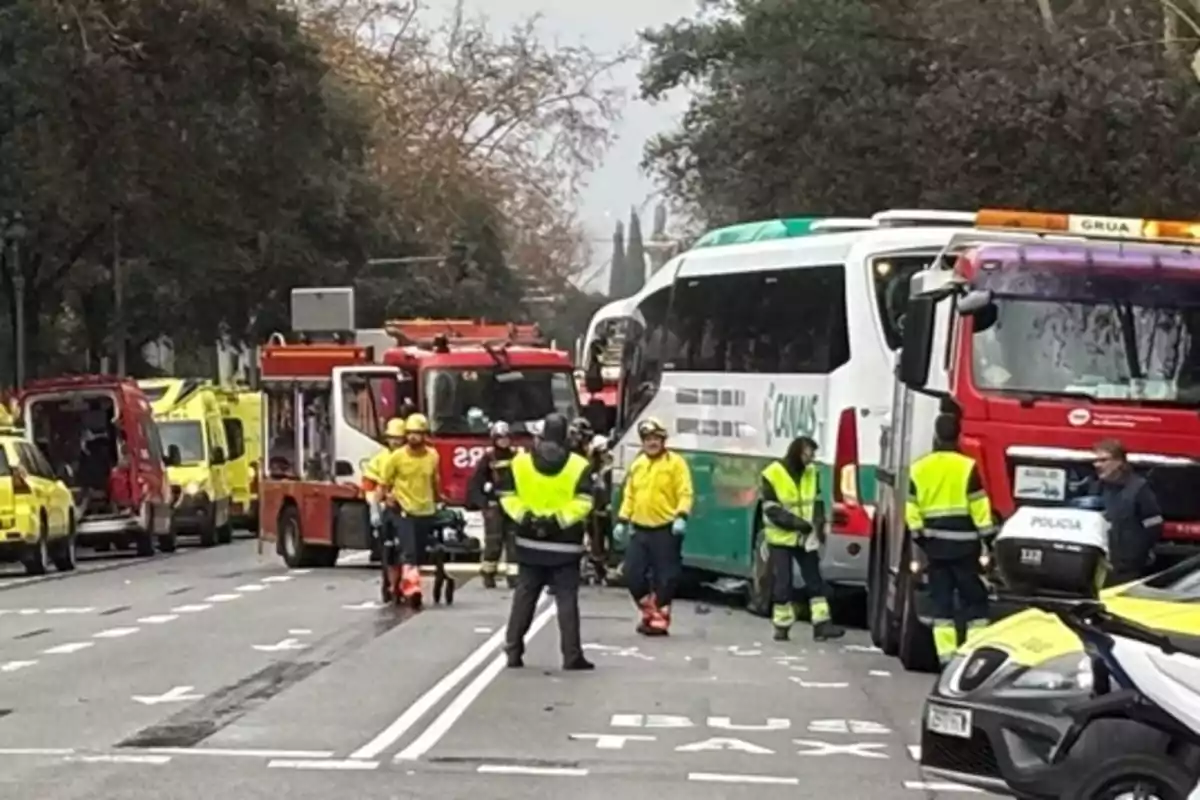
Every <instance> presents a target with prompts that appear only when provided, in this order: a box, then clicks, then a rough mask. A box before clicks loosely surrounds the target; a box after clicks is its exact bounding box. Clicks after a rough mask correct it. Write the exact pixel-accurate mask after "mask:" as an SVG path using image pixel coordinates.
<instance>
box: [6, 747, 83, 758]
mask: <svg viewBox="0 0 1200 800" xmlns="http://www.w3.org/2000/svg"><path fill="white" fill-rule="evenodd" d="M74 752H75V751H74V750H72V749H71V748H69V747H0V756H69V755H71V754H72V753H74Z"/></svg>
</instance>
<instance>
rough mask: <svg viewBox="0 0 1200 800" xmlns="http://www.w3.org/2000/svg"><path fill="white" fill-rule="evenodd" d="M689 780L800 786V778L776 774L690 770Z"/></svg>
mask: <svg viewBox="0 0 1200 800" xmlns="http://www.w3.org/2000/svg"><path fill="white" fill-rule="evenodd" d="M688 780H689V781H698V782H701V783H758V784H763V783H772V784H779V785H782V786H799V785H800V779H799V778H781V777H778V776H775V775H735V774H731V773H725V772H689V773H688Z"/></svg>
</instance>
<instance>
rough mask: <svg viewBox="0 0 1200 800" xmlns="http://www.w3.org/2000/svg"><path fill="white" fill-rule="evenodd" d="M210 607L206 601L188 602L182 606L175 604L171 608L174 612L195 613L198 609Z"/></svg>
mask: <svg viewBox="0 0 1200 800" xmlns="http://www.w3.org/2000/svg"><path fill="white" fill-rule="evenodd" d="M210 608H212V606H211V605H209V604H208V603H189V604H187V605H184V606H175V607H174V608H172V609H171V611H172V612H174V613H176V614H195V613H197V612H199V611H207V610H208V609H210Z"/></svg>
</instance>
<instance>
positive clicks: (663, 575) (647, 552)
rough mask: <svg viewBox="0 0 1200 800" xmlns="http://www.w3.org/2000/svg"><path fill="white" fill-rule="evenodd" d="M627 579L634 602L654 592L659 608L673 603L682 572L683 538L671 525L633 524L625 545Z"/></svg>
mask: <svg viewBox="0 0 1200 800" xmlns="http://www.w3.org/2000/svg"><path fill="white" fill-rule="evenodd" d="M624 571H625V581H626V582H627V583H628V584H629V593H630V594H632V595H633V600H634V602H635V603H636V602H639V601H641V599H642V598H643V597H645V596H646V595H648V594H650V592H654V595H655V598H656V599H657V600H658V605H659V607H662V606H669V605H671V601H672V600H674V599H675V590H676V588H678V586H679V578H680V576H681V575H682V574H683V541H682V539H681V537H679V536H676V535H675V534H673V533H671V526H670V525H664V526H662V527H661V528H640V527H638V526H636V525H635V526H634V527H633V536H632V537H630V540H629V546H628V547H627V548H625V570H624Z"/></svg>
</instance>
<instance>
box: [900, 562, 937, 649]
mask: <svg viewBox="0 0 1200 800" xmlns="http://www.w3.org/2000/svg"><path fill="white" fill-rule="evenodd" d="M905 555H908V554H907V553H906V554H905ZM909 560H910V559H909V558H905V559H902V560H901V562H900V563H901V564H902V565H907V564H908V563H909ZM915 583H916V581H915V580H914V576H913V574H912V572H911V571H910V570H907V569H903V570H901V572H900V577H899V584H900V585H899V586H898V587H897V588H898V589H899V593H900V603H901V604H902V607H901V610H900V646H899V653H898V654H897V655H899V657H900V663H901V664H903V665H904V668H905V669H906V670H908V671H909V672H937V671H938V660H937V653H936V652H935V651H934V649H933V634H932V633H931V632H930V630H929V628H928V627H927V626H926V625H923V624H922V623H921V619H920V617H918V616H917V608H916V605H917V604H916V597H915V594H916V586H915Z"/></svg>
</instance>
